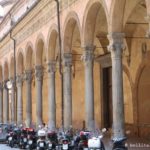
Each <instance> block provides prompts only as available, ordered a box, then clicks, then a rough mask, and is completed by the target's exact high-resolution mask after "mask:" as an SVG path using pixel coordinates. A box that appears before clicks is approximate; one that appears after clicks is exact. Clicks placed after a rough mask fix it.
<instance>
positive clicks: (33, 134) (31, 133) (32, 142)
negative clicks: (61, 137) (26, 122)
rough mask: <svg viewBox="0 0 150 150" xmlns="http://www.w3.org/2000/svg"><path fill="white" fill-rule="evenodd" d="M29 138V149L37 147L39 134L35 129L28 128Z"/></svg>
mask: <svg viewBox="0 0 150 150" xmlns="http://www.w3.org/2000/svg"><path fill="white" fill-rule="evenodd" d="M27 139H28V143H27V149H29V150H32V149H35V148H36V141H37V136H36V132H35V131H34V129H32V128H28V135H27Z"/></svg>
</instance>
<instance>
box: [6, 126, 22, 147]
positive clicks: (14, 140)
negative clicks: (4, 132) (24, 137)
mask: <svg viewBox="0 0 150 150" xmlns="http://www.w3.org/2000/svg"><path fill="white" fill-rule="evenodd" d="M19 139H20V129H19V128H17V127H16V128H14V130H13V132H12V133H11V134H10V135H9V138H8V145H9V146H10V147H11V148H13V147H14V146H15V145H18V144H19Z"/></svg>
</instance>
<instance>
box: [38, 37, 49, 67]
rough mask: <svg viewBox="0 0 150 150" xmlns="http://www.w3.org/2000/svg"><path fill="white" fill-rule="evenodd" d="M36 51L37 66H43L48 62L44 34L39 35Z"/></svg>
mask: <svg viewBox="0 0 150 150" xmlns="http://www.w3.org/2000/svg"><path fill="white" fill-rule="evenodd" d="M35 51H36V52H35V56H36V57H35V64H36V65H43V63H44V62H46V55H45V39H44V36H43V34H39V35H38V37H37V40H36V45H35Z"/></svg>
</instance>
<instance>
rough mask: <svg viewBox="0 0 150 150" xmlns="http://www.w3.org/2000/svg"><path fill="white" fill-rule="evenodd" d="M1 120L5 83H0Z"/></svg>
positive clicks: (0, 119)
mask: <svg viewBox="0 0 150 150" xmlns="http://www.w3.org/2000/svg"><path fill="white" fill-rule="evenodd" d="M0 122H1V123H2V122H3V84H2V83H0Z"/></svg>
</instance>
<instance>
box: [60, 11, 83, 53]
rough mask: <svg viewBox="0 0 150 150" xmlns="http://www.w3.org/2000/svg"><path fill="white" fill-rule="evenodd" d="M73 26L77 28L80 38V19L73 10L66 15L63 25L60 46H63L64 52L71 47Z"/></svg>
mask: <svg viewBox="0 0 150 150" xmlns="http://www.w3.org/2000/svg"><path fill="white" fill-rule="evenodd" d="M75 26H77V28H78V31H79V36H80V39H81V24H80V20H79V18H78V15H77V13H76V12H74V11H71V12H69V13H68V16H67V17H66V19H65V23H64V26H63V32H62V33H63V34H62V37H63V38H62V41H63V43H62V47H63V51H64V52H70V51H71V49H72V38H73V32H74V29H75Z"/></svg>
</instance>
